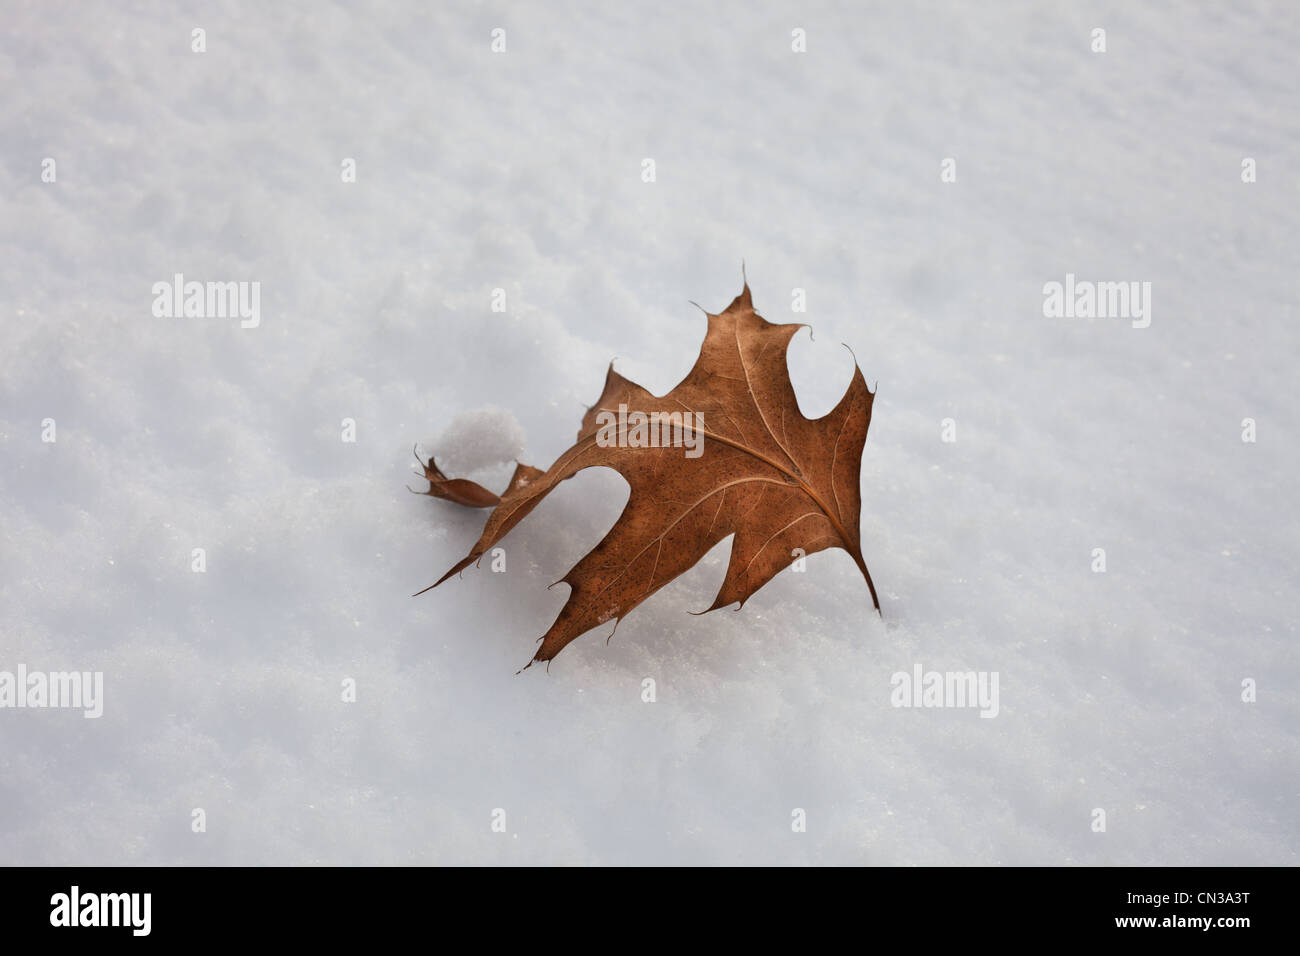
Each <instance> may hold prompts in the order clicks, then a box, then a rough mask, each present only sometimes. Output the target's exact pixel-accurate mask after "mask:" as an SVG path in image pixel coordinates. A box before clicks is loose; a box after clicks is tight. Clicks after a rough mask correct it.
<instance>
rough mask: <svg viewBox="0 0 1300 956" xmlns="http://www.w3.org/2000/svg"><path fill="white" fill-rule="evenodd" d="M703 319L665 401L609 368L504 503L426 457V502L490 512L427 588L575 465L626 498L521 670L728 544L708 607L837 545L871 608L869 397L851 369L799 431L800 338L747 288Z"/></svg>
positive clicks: (478, 551) (488, 542)
mask: <svg viewBox="0 0 1300 956" xmlns="http://www.w3.org/2000/svg"><path fill="white" fill-rule="evenodd" d="M706 315H708V322H709V328H708V332H707V333H706V335H705V337H704V344H703V345H702V346H701V348H700V355H699V358H698V359H696V362H695V366H694V367H693V368H692V369H691V371H690V373H689V374H688V375H687V376H686V378H684V379H683V380H682V381H681V382H680V383H679V384H678V385H677V387H676V388H674V389H672V391H670V392H668V394H666V395H663V396H656V395H652V394H651V393H650V392H648V391H646V390H645V389H644V388H642V387H641V386H639V385H637V384H636V383H635V382H631V381H629V380H628V379H626V378H624V377H623V376H622V375H620V374H618V372H616V371H614V367H613V365H612V364H611V365H610V368H609V371H608V373H607V374H606V376H605V389H604V391H603V392H602V393H601V396H600V399H599V400H598V401H597V402H596V404H595V405H593V406H592V407H591V408H590V409H589V410H588V411H587V414H586V416H585V417H584V418H583V420H582V427H581V429H580V430H579V431H578V439H577V441H576V442H575V443H574V445H573V447H572V448H570V449H569V450H568V451H566V452H565V453H564V454H562V455H561V456H560V457H559V459H558V460H557V461H556V462H555V464H553V465H552V466H551V467H550V468H549V469H548V470H547V471H545V472H542V471H541V470H539V469H537V468H531V467H529V466H527V465H519V466H518V467H517V468H516V469H515V473H514V475H513V477H512V478H511V480H510V487H509V488H508V489H507V490H506V491H505V492H504V493H503V494H502V495H501V497H500V498H499V499H498V498H497V496H496V495H494V494H492V492H490V491H488V490H487V489H486V488H484V487H482V486H481V485H478V484H475V483H474V482H472V481H466V480H464V479H448V478H447V477H446V476H445V475H443V474H442V472H441V471H440V470H439V469H438V468H437V466H436V465H435V464H434V461H433V459H432V458H430V459H429V461H428V463H427V464H424V470H425V477H426V478H427V479H428V480H429V490H428V491H427V492H424V494H428V495H433V496H435V497H439V498H446V499H448V500H451V501H455V502H457V503H459V504H464V505H468V506H471V507H491V508H492V509H493V510H492V513H491V514H490V515H488V519H487V525H486V527H485V528H484V529H483V534H482V536H481V537H480V538H479V540H478V543H477V544H475V545H474V547H473V548H472V549H471V550H470V552H469V554H467V555H466V556H465V557H464V558H463V559H462V560H460V561H459V562H457V563H456V565H455V566H454V567H452V568H451V570H449V571H448V572H447V573H446V574H444V575H443V576H442V577H441V578H439V579H438V581H436V582H435V583H434V584H432V585H430V586H429V587H428V588H425V589H424V591H428V590H430V588H434V587H437V586H438V585H439V584H441V583H442V582H443V581H445V580H447V578H449V577H451V576H452V575H453V574H457V573H459V572H460V571H462V570H464V569H465V568H466V567H468V566H469V565H470V564H472V563H473V562H475V561H477V560H478V559H479V558H481V557H482V556H483V555H484V554H485V553H486V552H487V551H488V550H489V549H490V548H492V547H493V546H495V545H496V543H497V542H498V541H500V540H501V539H502V538H504V537H505V536H506V534H508V533H509V532H510V529H512V528H513V527H514V526H515V525H517V524H518V523H519V522H520V521H521V520H523V518H524V517H526V516H527V515H528V513H529V512H530V511H532V510H533V508H535V507H537V505H538V503H539V502H541V500H542V499H543V498H545V497H546V495H547V494H549V493H550V492H551V491H552V490H553V489H554V488H555V487H556V485H558V484H559V483H560V482H561V481H563V480H565V479H566V478H570V477H572V476H573V475H574V474H576V473H577V472H579V471H581V470H583V469H584V468H593V467H602V466H603V467H607V468H613V469H615V470H616V471H617V472H618V473H619V474H621V475H622V476H623V477H624V478H625V479H626V480H627V483H628V484H629V485H630V486H631V489H632V491H631V495H630V496H629V497H628V501H627V505H626V506H625V507H624V509H623V513H622V514H621V515H620V516H619V519H618V521H617V522H615V524H614V527H613V528H611V529H610V531H609V533H608V534H607V535H605V537H604V539H603V540H602V541H601V542H600V544H598V545H596V547H595V548H593V549H592V550H591V551H590V552H589V553H588V554H587V555H586V556H585V557H584V558H583V559H582V560H581V561H579V562H578V563H577V564H576V565H574V566H573V568H572V569H571V570H570V571H569V573H568V574H566V575H565V576H564V577H563V578H561V580H562V581H563V582H564V583H566V584H568V585H569V587H570V589H571V590H570V592H569V597H568V600H567V601H566V602H565V604H564V607H563V608H562V609H561V610H560V613H559V616H558V617H556V619H555V623H554V624H552V625H551V627H550V630H548V631H547V632H546V634H545V635H543V636H542V638H541V639H540V640H541V647H540V648H538V650H537V653H536V655H535V656H534V657H533V659H532V660H531V661H529V663H528V664H527V665H525V667H529V666H531V665H532V664H533V663H534V662H536V661H547V662H549V661H550V660H551V659H552V658H554V657H555V655H556V654H558V653H559V652H560V651H561V650H563V649H564V647H565V646H566V645H567V644H568V643H569V642H570V641H572V640H573V639H574V638H576V637H578V636H580V635H582V634H584V633H586V632H587V631H589V630H590V629H591V628H593V627H596V626H597V625H599V624H603V623H605V622H607V621H610V620H614V621H615V622H617V621H618V620H619V619H621V618H622V617H623V616H624V615H626V614H627V613H628V612H629V611H631V610H632V609H633V608H635V607H636V606H637V605H638V604H640V603H641V602H642V601H644V600H645V599H646V598H648V597H650V595H652V594H654V593H655V592H656V591H658V590H659V589H660V588H661V587H663V586H664V585H665V584H667V583H668V582H669V581H671V580H672V579H673V578H675V577H677V576H678V575H680V574H682V573H683V572H685V571H686V570H688V569H689V568H690V567H692V566H693V565H694V564H695V563H696V562H697V561H699V560H700V558H702V557H703V556H704V555H705V554H706V553H707V552H708V551H709V549H710V548H712V547H713V546H714V545H715V544H717V543H718V542H719V541H721V540H722V539H723V538H726V537H727V536H728V535H734V536H735V537H734V539H733V540H732V544H731V559H730V561H729V563H728V565H727V573H726V577H725V578H724V579H723V582H722V587H721V588H720V589H719V591H718V595H717V597H716V598H715V599H714V601H713V604H712V605H711V606H710V607H709V608H708V609H707V610H709V611H712V610H716V609H717V608H721V607H726V606H728V605H730V604H736V603H739V604H740V605H741V606H743V605H744V603H745V601H746V600H748V599H749V597H750V595H752V594H753V593H754V592H755V591H757V590H758V589H759V588H760V587H762V586H763V585H764V584H766V583H767V582H768V581H769V580H771V579H772V578H773V577H774V576H775V575H776V574H777V573H778V572H780V571H782V570H783V569H785V568H786V567H788V566H789V565H790V564H791V563H792V562H793V561H794V560H795V559H796V558H797V557H798V556H799V555H800V553H802V554H804V555H807V554H812V553H814V552H816V551H821V550H824V549H826V548H843V549H844V550H845V551H847V552H848V553H849V554H850V555H851V556H852V557H853V560H854V561H855V562H856V563H857V566H858V568H859V570H861V572H862V576H863V577H864V578H865V579H866V582H867V587H868V588H869V589H870V591H871V600H872V603H873V604H874V605H875V608H876V610H877V611H879V609H880V601H879V599H878V598H877V597H876V588H875V585H874V584H873V583H872V581H871V575H870V573H869V572H868V571H867V565H866V562H865V561H863V559H862V548H861V541H860V536H859V530H858V521H859V513H860V511H861V505H862V500H861V493H860V490H859V484H858V483H859V476H860V468H861V459H862V448H863V445H864V444H865V443H866V439H867V428H868V426H869V425H870V424H871V405H872V402H873V400H874V398H875V393H873V392H872V391H871V390H870V389H869V388H868V387H867V383H866V380H865V379H864V378H863V377H862V371H861V369H859V368H858V366H857V362H856V361H855V362H854V364H853V380H852V381H851V382H850V383H849V388H848V391H847V392H845V394H844V396H843V397H842V398H841V399H840V401H839V404H838V405H836V406H835V408H834V409H833V410H832V411H831V412H829V413H828V414H827V415H825V416H823V417H821V418H817V419H808V418H805V417H804V416H803V414H802V413H801V412H800V411H799V405H798V402H797V401H796V399H795V394H794V387H793V385H792V384H791V382H790V375H789V371H788V369H787V367H786V361H785V354H786V347H787V346H788V345H789V342H790V339H791V338H792V337H793V336H794V334H795V333H796V332H797V331H798V330H799V329H801V328H803V326H802V325H801V324H797V323H791V324H783V325H775V324H773V323H771V322H768V321H766V320H765V319H763V318H762V317H761V316H759V315H758V313H757V312H755V311H754V306H753V302H752V300H751V298H750V292H749V285H748V284H747V283H746V284H745V286H744V288H743V290H742V291H741V293H740V295H739V296H737V297H736V298H735V300H734V301H733V302H732V303H731V305H729V306H727V308H726V310H725V311H723V312H722V313H720V314H718V315H713V314H711V313H706ZM417 457H418V456H417ZM422 464H423V462H422ZM557 583H558V582H557ZM424 591H420V592H418V593H420V594H423V593H424ZM701 613H703V612H701Z"/></svg>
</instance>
